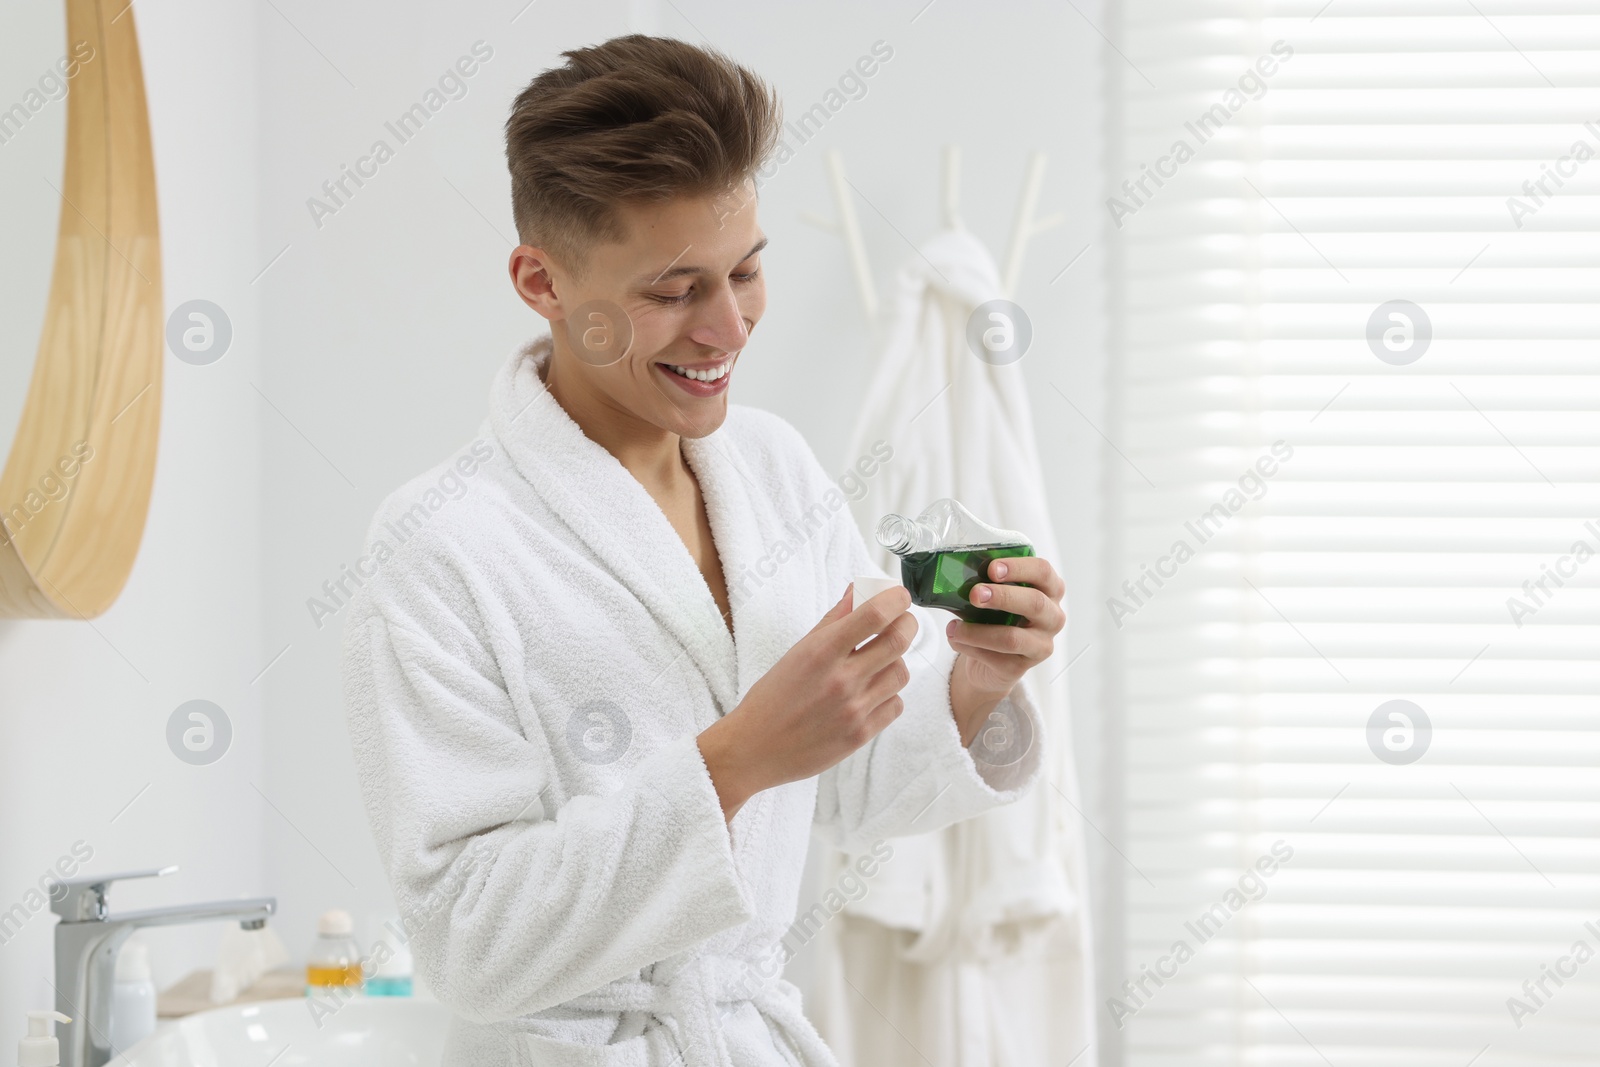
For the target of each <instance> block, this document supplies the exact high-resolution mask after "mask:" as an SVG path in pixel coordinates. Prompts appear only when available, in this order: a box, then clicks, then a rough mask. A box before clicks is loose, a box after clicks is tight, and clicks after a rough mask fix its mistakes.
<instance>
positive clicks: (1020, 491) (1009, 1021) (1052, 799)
mask: <svg viewBox="0 0 1600 1067" xmlns="http://www.w3.org/2000/svg"><path fill="white" fill-rule="evenodd" d="M920 252H921V255H920V256H914V257H910V258H909V260H908V262H907V264H906V266H905V267H904V268H903V269H902V270H901V272H900V274H899V277H898V286H897V290H896V293H895V296H894V300H893V304H892V307H891V312H890V313H891V320H890V328H889V336H888V341H887V344H886V346H885V350H884V353H883V356H882V358H881V359H880V360H879V362H878V365H877V367H876V368H875V370H874V374H873V378H872V382H871V384H870V385H869V387H868V390H867V395H866V398H865V400H864V402H863V404H862V409H861V412H860V415H859V417H858V421H857V426H856V431H855V434H854V441H853V443H852V444H851V446H850V451H849V453H848V454H851V455H854V454H856V452H857V451H858V450H859V449H860V448H861V447H862V446H863V444H864V443H865V442H870V441H872V440H874V439H876V438H879V437H889V438H891V439H893V440H894V441H895V442H896V448H897V460H896V462H895V464H894V465H893V466H892V467H891V468H890V469H889V470H888V471H887V472H885V474H884V475H883V476H882V477H879V478H876V479H874V480H873V481H872V483H871V485H870V488H869V490H868V493H867V495H866V496H865V497H864V498H863V499H862V500H860V501H858V502H856V503H855V505H854V506H855V511H856V514H857V516H858V518H859V520H860V522H861V523H862V525H863V526H864V527H865V528H866V529H869V530H870V529H871V528H872V524H873V523H875V522H876V521H877V518H878V517H879V516H881V515H883V514H885V513H888V512H898V513H900V514H904V515H912V516H914V515H916V514H917V513H918V512H919V511H921V510H922V509H923V508H924V507H926V506H927V505H928V504H929V503H930V502H932V501H933V500H935V499H937V498H939V497H946V496H949V497H954V498H955V499H957V500H959V501H961V502H962V503H963V504H965V505H966V506H967V507H968V508H969V509H971V510H972V512H973V513H974V514H976V515H977V516H978V517H979V518H980V519H983V520H984V521H985V522H988V523H990V524H992V525H994V526H998V527H1001V528H1004V529H1014V530H1019V531H1022V532H1023V533H1025V534H1027V535H1028V536H1029V538H1030V540H1031V541H1032V542H1033V544H1034V550H1035V552H1036V553H1037V554H1038V555H1040V556H1043V557H1045V558H1046V559H1049V560H1051V561H1053V562H1055V563H1056V565H1057V567H1058V569H1059V567H1060V562H1059V561H1060V558H1061V557H1060V555H1059V548H1058V545H1057V543H1056V538H1055V533H1054V529H1053V525H1052V522H1051V519H1050V512H1049V506H1048V500H1047V497H1046V493H1045V485H1044V478H1043V473H1042V469H1041V466H1040V461H1039V455H1038V448H1037V444H1036V441H1035V438H1034V433H1033V419H1032V414H1031V409H1030V407H1029V402H1028V395H1027V391H1026V385H1025V381H1024V378H1023V371H1022V364H1021V363H1019V362H1012V363H1009V364H1006V365H998V366H997V365H993V364H991V363H989V362H986V361H985V360H982V359H979V358H977V357H976V356H975V355H974V354H973V351H972V349H971V348H970V347H969V344H968V340H967V336H968V323H969V320H970V319H971V318H972V313H973V311H974V309H975V308H977V307H978V305H980V304H982V303H984V302H986V301H988V300H991V299H995V298H998V297H1001V296H1002V295H1003V294H1002V292H1001V286H1000V281H999V277H998V272H997V271H996V270H995V265H994V261H993V259H992V257H991V256H990V255H989V252H988V250H987V249H986V248H984V246H983V244H982V243H981V242H980V241H978V240H977V239H976V238H975V237H973V236H972V234H970V233H969V232H967V231H965V230H960V229H956V230H946V231H944V232H942V233H939V234H938V235H936V236H935V237H933V238H931V239H930V240H928V241H927V242H926V243H925V244H924V245H923V246H922V248H921V249H920ZM1000 325H1001V324H1000V323H999V322H998V321H996V320H992V319H989V318H988V317H987V316H985V317H984V318H983V323H982V326H983V328H990V327H997V326H1000ZM1025 358H1032V359H1034V360H1037V359H1039V358H1040V356H1039V355H1038V353H1037V351H1035V353H1034V355H1032V356H1031V357H1025ZM944 386H948V387H947V388H943V389H942V391H940V390H941V387H944ZM1045 402H1046V403H1047V404H1048V403H1050V401H1049V400H1046V401H1045ZM872 550H873V557H874V560H875V561H876V562H878V563H879V564H882V565H885V566H895V567H898V563H897V562H896V561H894V557H893V556H891V555H890V554H889V553H888V551H887V550H885V549H882V548H880V547H879V546H877V545H876V544H874V545H873V546H872ZM939 615H940V618H941V620H948V619H949V618H950V617H951V616H950V615H948V614H945V613H943V612H941V613H939ZM1066 645H1067V632H1066V631H1063V633H1062V634H1061V635H1060V637H1058V639H1057V641H1056V651H1055V655H1054V656H1053V657H1052V658H1051V659H1050V660H1049V661H1047V662H1045V663H1043V664H1041V665H1040V666H1038V667H1036V668H1035V669H1034V670H1032V671H1030V672H1029V673H1028V675H1027V676H1025V677H1024V679H1023V682H1022V685H1021V686H1020V688H1024V689H1026V691H1027V692H1028V693H1029V695H1030V696H1031V697H1032V699H1033V701H1034V702H1035V703H1036V704H1037V706H1038V707H1040V708H1041V709H1043V711H1044V713H1045V716H1046V720H1047V722H1049V724H1050V736H1049V737H1048V738H1047V739H1043V740H1042V741H1041V744H1047V746H1048V751H1047V754H1046V764H1047V774H1048V777H1049V779H1050V781H1048V782H1045V783H1041V788H1038V789H1035V790H1033V791H1032V792H1031V793H1030V794H1029V795H1028V796H1026V797H1025V798H1023V799H1022V800H1021V801H1019V802H1018V803H1016V804H1013V805H1009V806H1007V807H1006V808H1004V809H999V810H994V811H991V812H988V813H986V814H984V815H982V816H980V817H979V818H976V819H972V820H970V821H967V822H964V823H961V824H959V825H956V826H952V827H950V828H949V829H946V830H944V831H942V832H940V833H936V834H929V835H927V836H924V837H919V838H916V839H914V840H913V841H907V842H904V843H899V844H897V846H896V855H895V860H894V862H893V863H892V864H890V865H889V866H888V867H887V868H886V869H885V872H884V874H883V875H882V876H881V877H880V878H878V879H876V880H875V881H874V883H873V885H872V888H871V891H870V892H869V893H868V894H867V895H866V896H865V897H864V898H863V899H861V900H860V901H857V902H852V903H851V904H849V905H848V906H847V907H846V908H845V912H846V915H847V916H848V918H847V920H846V921H845V922H842V923H833V924H831V925H830V927H829V928H828V929H827V930H826V931H825V932H824V936H823V937H822V938H821V939H820V944H819V948H818V953H817V956H816V957H815V961H814V963H813V971H812V973H813V975H814V976H815V977H814V988H813V989H809V990H807V1008H808V1012H809V1014H810V1015H811V1016H812V1018H813V1019H814V1020H816V1021H817V1023H818V1027H819V1029H820V1030H821V1032H822V1033H823V1035H824V1036H825V1037H826V1038H827V1039H828V1042H829V1044H830V1045H832V1046H833V1048H834V1051H835V1052H836V1053H837V1054H838V1056H839V1058H840V1061H841V1062H842V1063H843V1064H845V1067H889V1065H898V1064H908V1065H910V1064H915V1065H917V1067H1033V1065H1035V1064H1045V1063H1058V1064H1065V1063H1066V1062H1067V1061H1068V1060H1069V1059H1073V1057H1075V1055H1077V1054H1079V1053H1080V1052H1082V1051H1083V1050H1085V1049H1086V1048H1087V1047H1088V1046H1089V1045H1090V1044H1091V1043H1092V1042H1093V1041H1094V1026H1095V1021H1094V1008H1093V986H1092V979H1093V967H1092V960H1093V953H1092V950H1091V943H1090V927H1089V916H1088V910H1087V907H1086V899H1085V896H1084V890H1085V887H1086V885H1087V877H1086V866H1085V857H1084V852H1083V839H1082V833H1081V825H1082V824H1081V820H1080V817H1079V815H1078V814H1077V811H1076V810H1075V806H1076V805H1077V803H1078V799H1077V792H1078V790H1077V779H1076V772H1075V769H1074V763H1073V758H1072V748H1071V729H1070V726H1069V720H1068V706H1067V686H1066V679H1065V678H1064V677H1060V674H1061V672H1062V671H1063V670H1064V668H1065V667H1066V666H1067V662H1068V660H1067V652H1066ZM1051 679H1057V680H1056V681H1055V683H1054V684H1051ZM1069 799H1070V801H1071V803H1070V804H1069V803H1068V800H1069ZM846 859H847V857H843V856H838V855H836V856H835V857H833V858H832V862H831V863H827V862H825V863H822V864H820V865H818V866H819V867H820V869H821V871H822V872H823V876H824V878H830V877H832V876H833V871H834V870H836V869H837V867H838V865H839V864H842V863H843V862H845V860H846ZM858 994H859V995H858ZM863 1001H867V1002H870V1005H869V1004H867V1003H863ZM908 1046H909V1047H908ZM1094 1059H1095V1056H1094V1055H1092V1054H1090V1055H1088V1056H1087V1057H1086V1058H1084V1059H1083V1060H1081V1061H1075V1062H1081V1063H1092V1062H1094Z"/></svg>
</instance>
